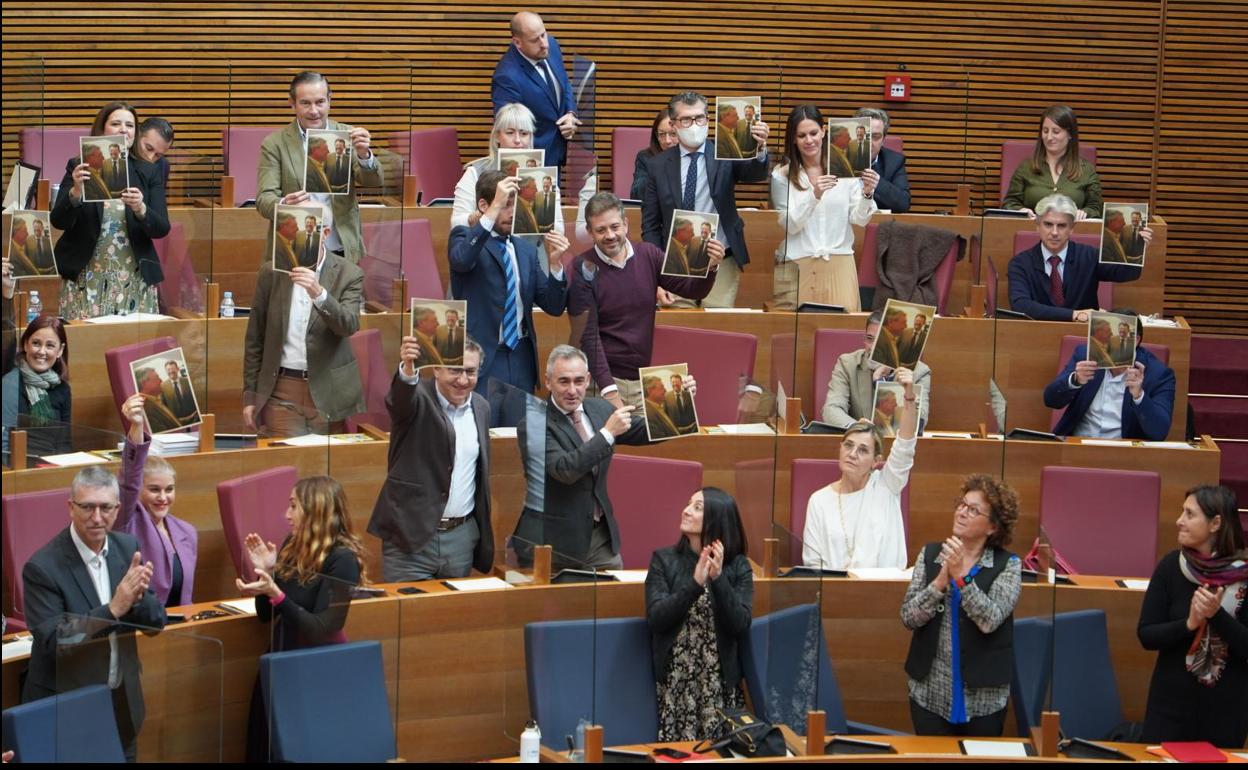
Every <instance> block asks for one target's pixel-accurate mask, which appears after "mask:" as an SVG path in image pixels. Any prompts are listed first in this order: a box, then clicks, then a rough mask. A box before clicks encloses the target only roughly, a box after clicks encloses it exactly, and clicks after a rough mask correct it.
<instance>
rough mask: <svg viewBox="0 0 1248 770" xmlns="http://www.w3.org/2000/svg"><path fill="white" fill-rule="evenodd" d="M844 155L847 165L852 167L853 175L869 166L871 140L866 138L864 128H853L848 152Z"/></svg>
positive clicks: (865, 128) (865, 129)
mask: <svg viewBox="0 0 1248 770" xmlns="http://www.w3.org/2000/svg"><path fill="white" fill-rule="evenodd" d="M845 155H846V156H847V157H848V158H849V165H850V166H852V167H853V169H854V173H855V174H858V173H861V172H862V171H864V170H865V169H866V168H867V167H868V166H870V165H871V140H870V139H868V138H867V127H866V126H856V127H855V128H854V138H853V139H851V140H850V142H849V151H848V152H847V153H845Z"/></svg>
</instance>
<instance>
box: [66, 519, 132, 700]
mask: <svg viewBox="0 0 1248 770" xmlns="http://www.w3.org/2000/svg"><path fill="white" fill-rule="evenodd" d="M69 536H70V538H71V539H73V541H74V547H75V548H77V549H78V555H79V556H80V557H82V563H83V564H85V565H86V567H87V575H89V576H90V577H91V584H92V585H94V586H95V593H96V596H97V597H98V598H99V600H100V604H108V603H109V602H111V601H112V600H113V589H112V587H111V586H110V584H109V579H108V538H104V547H103V548H101V549H100V552H99V553H96V552H95V551H92V550H91V548H90V547H89V546H88V545H87V544H86V543H84V542H82V538H80V537H78V530H76V529H74V528H73V527H72V526H71V527H70V528H69ZM119 620H120V618H119ZM119 684H121V672H120V670H119V668H118V665H117V634H116V633H115V632H114V633H111V634H109V635H108V686H109V688H110V689H116V688H117V685H119Z"/></svg>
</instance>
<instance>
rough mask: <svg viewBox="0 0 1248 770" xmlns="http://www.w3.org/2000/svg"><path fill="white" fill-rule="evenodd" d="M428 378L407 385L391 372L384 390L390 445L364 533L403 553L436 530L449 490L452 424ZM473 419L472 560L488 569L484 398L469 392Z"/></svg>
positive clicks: (491, 534)
mask: <svg viewBox="0 0 1248 770" xmlns="http://www.w3.org/2000/svg"><path fill="white" fill-rule="evenodd" d="M435 388H436V385H435V384H434V381H433V379H423V380H421V381H420V382H419V383H417V384H415V385H408V384H407V383H405V382H403V380H402V379H401V378H400V377H399V376H398V374H395V376H394V379H393V380H392V381H391V383H390V393H389V395H387V396H386V410H387V411H388V412H389V413H390V449H389V452H388V455H387V463H386V465H387V468H386V481H385V483H384V484H382V486H381V493H380V494H378V495H377V504H376V505H374V506H373V516H372V518H371V519H369V521H368V533H369V534H370V535H375V536H377V537H378V538H380V539H381V540H382V541H383V542H387V543H391V544H393V545H396V546H398V547H399V548H401V549H403V550H404V551H407V552H408V553H416V552H418V551H420V550H421V549H422V548H424V547H425V546H426V545H427V544H428V543H429V541H430V540H432V539H433V537H434V534H435V533H436V532H437V528H438V522H440V521H441V520H442V511H443V510H445V509H446V501H447V498H448V497H449V496H450V490H451V472H452V470H453V468H454V465H455V429H454V428H453V427H452V426H451V421H450V419H449V418H447V416H446V412H444V411H443V410H442V404H441V402H439V401H438V395H437V393H436V391H435ZM472 415H473V417H474V418H475V419H476V422H477V441H478V442H479V443H480V445H481V453H480V454H479V455H478V457H477V471H476V475H475V478H476V483H477V491H476V508H475V510H474V511H473V514H472V515H473V516H474V517H475V518H476V520H477V526H478V527H479V528H480V530H481V539H480V540H478V541H477V547H476V549H475V550H474V551H473V554H472V566H473V567H475V568H476V569H477V570H478V571H480V572H485V573H488V572H489V571H490V569H491V568H492V567H493V566H494V530H493V528H492V526H491V524H490V404H489V402H488V401H486V400H485V398H484V397H483V396H481V395H480V394H478V393H473V394H472Z"/></svg>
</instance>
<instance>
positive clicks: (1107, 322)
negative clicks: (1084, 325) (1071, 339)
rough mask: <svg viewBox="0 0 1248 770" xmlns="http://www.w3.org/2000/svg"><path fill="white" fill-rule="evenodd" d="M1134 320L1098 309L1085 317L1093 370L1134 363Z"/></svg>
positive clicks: (1127, 316) (1130, 317) (1089, 355)
mask: <svg viewBox="0 0 1248 770" xmlns="http://www.w3.org/2000/svg"><path fill="white" fill-rule="evenodd" d="M1136 323H1137V319H1136V317H1135V316H1133V315H1119V314H1118V313H1107V312H1103V311H1100V310H1094V311H1092V315H1091V317H1090V318H1089V319H1088V359H1087V360H1089V361H1095V362H1096V368H1097V369H1116V368H1118V367H1120V366H1131V365H1132V364H1134V363H1135V345H1136V342H1137V339H1136V335H1135V327H1136Z"/></svg>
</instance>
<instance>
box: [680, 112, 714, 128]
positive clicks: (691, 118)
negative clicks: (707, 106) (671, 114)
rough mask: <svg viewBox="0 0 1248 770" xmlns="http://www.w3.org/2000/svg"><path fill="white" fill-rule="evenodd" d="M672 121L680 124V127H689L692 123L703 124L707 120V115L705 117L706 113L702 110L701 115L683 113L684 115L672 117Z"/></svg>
mask: <svg viewBox="0 0 1248 770" xmlns="http://www.w3.org/2000/svg"><path fill="white" fill-rule="evenodd" d="M672 122H673V123H675V124H676V125H678V126H680V127H681V128H689V127H690V126H692V125H693V124H694V123H697V124H698V125H699V126H705V125H706V122H707V117H706V113H705V112H704V113H702V114H701V115H685V116H684V117H680V118H672Z"/></svg>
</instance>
